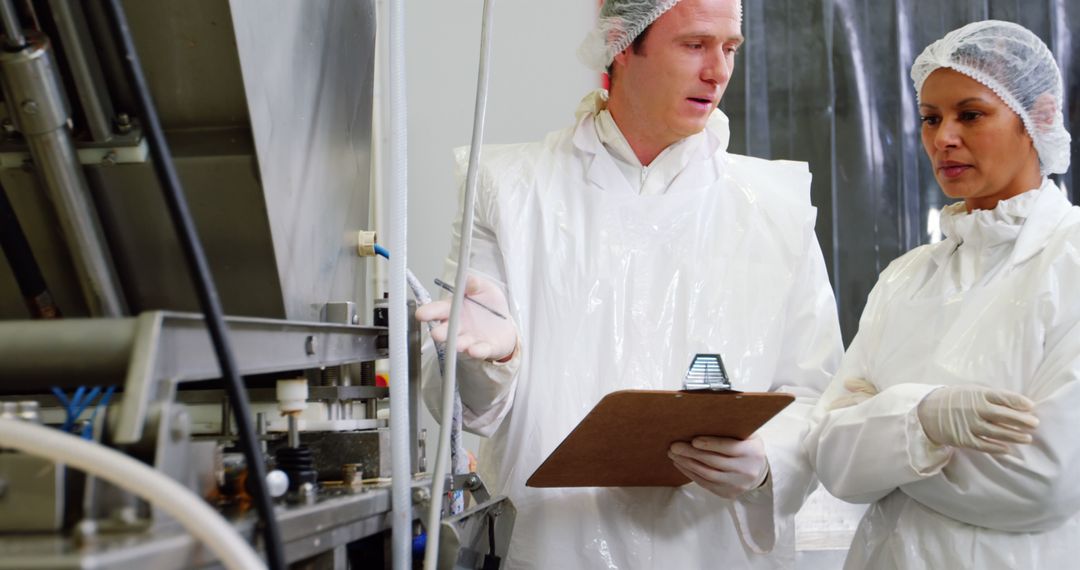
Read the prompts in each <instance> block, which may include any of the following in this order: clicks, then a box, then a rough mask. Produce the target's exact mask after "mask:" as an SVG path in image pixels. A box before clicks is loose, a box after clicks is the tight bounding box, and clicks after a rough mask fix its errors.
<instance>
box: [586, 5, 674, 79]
mask: <svg viewBox="0 0 1080 570" xmlns="http://www.w3.org/2000/svg"><path fill="white" fill-rule="evenodd" d="M678 3H679V0H605V2H604V6H603V7H602V8H600V17H599V18H598V19H597V21H596V27H594V28H593V29H592V31H590V32H589V35H587V36H585V41H583V42H581V47H579V48H578V57H579V58H581V61H582V62H583V63H584V64H585V65H587V66H589V68H591V69H593V70H596V71H599V72H603V71H605V70H606V69H607V68H608V66H609V65H611V62H612V60H614V59H615V56H616V55H617V54H619V52H621V51H623V50H624V49H626V48H627V46H629V45H630V44H631V42H633V41H634V38H636V37H638V36H639V35H640V34H641V32H642V31H644V30H645V28H647V27H649V24H651V23H653V22H655V21H656V19H657V18H659V17H660V16H661V15H663V14H664V12H667V11H668V10H670V9H672V8H674V7H675V5H676V4H678Z"/></svg>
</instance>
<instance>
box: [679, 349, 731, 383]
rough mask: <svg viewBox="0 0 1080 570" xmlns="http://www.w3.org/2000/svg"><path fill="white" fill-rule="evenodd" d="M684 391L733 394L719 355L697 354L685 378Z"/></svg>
mask: <svg viewBox="0 0 1080 570" xmlns="http://www.w3.org/2000/svg"><path fill="white" fill-rule="evenodd" d="M683 390H686V391H699V390H710V391H713V392H731V391H733V390H732V389H731V380H730V379H729V378H728V373H727V370H726V369H724V361H723V360H721V359H720V355H719V354H697V355H694V360H693V361H692V362H690V368H688V369H687V370H686V376H685V377H683Z"/></svg>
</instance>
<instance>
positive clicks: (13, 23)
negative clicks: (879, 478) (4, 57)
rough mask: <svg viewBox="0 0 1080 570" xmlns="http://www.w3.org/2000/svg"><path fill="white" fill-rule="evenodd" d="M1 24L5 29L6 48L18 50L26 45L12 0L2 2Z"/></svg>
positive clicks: (0, 1) (0, 3) (0, 8)
mask: <svg viewBox="0 0 1080 570" xmlns="http://www.w3.org/2000/svg"><path fill="white" fill-rule="evenodd" d="M0 24H2V25H3V27H4V47H6V48H7V49H15V50H17V49H21V48H22V47H23V46H24V45H26V36H24V35H23V32H22V24H21V23H20V22H19V14H18V12H16V11H15V4H13V3H12V2H11V0H0Z"/></svg>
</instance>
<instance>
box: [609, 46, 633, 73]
mask: <svg viewBox="0 0 1080 570" xmlns="http://www.w3.org/2000/svg"><path fill="white" fill-rule="evenodd" d="M629 51H630V48H626V49H624V50H622V51H620V52H619V53H617V54H615V58H614V59H612V60H611V67H612V69H614V68H615V65H616V64H618V65H626V60H627V59H629V58H630V54H629V53H627V52H629Z"/></svg>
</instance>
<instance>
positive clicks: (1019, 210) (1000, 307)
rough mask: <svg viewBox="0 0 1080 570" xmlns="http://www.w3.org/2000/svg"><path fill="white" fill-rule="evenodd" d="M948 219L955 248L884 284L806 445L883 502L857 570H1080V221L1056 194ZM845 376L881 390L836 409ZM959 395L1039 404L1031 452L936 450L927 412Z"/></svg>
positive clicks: (846, 487) (835, 485) (1017, 448)
mask: <svg viewBox="0 0 1080 570" xmlns="http://www.w3.org/2000/svg"><path fill="white" fill-rule="evenodd" d="M941 220H942V228H943V230H944V233H945V234H946V235H947V239H945V240H943V241H941V242H939V243H936V244H931V245H925V246H922V247H918V248H916V249H914V250H912V251H910V252H908V253H907V254H906V255H904V256H902V257H900V258H899V259H897V260H895V261H893V262H892V264H890V265H889V267H888V268H886V269H885V271H884V272H882V274H881V277H880V278H879V279H878V282H877V285H876V286H875V287H874V289H873V291H871V293H870V297H869V299H868V301H867V304H866V308H865V309H864V311H863V315H862V319H861V321H860V323H859V332H858V334H857V335H856V337H855V339H854V340H853V341H852V343H851V346H850V347H849V349H848V351H847V353H846V354H845V355H844V360H843V363H842V364H841V367H840V371H839V372H838V373H837V375H836V377H835V379H834V380H833V382H832V384H830V386H829V389H828V391H826V393H825V394H824V395H823V396H822V398H821V401H820V402H819V404H818V407H817V409H816V410H815V412H814V428H813V429H812V431H811V434H810V437H808V438H807V448H808V452H809V455H810V458H811V461H812V463H814V465H815V467H816V469H817V473H818V476H819V477H820V479H821V482H822V483H823V484H824V485H825V487H826V488H827V489H828V490H829V491H830V492H832V494H834V495H836V496H837V497H839V498H841V499H844V500H847V501H849V502H858V503H871V502H872V503H873V505H872V506H871V507H870V509H869V510H868V511H867V514H866V515H865V517H864V518H863V520H862V522H861V524H860V526H859V529H858V531H857V533H856V536H855V540H854V542H853V544H852V547H851V551H850V553H849V555H848V561H847V564H846V568H873V569H875V570H878V569H881V570H888V569H891V568H903V569H909V570H911V569H927V570H930V569H941V568H978V569H982V570H994V569H1014V568H1024V569H1037V568H1045V569H1059V568H1076V567H1078V565H1080V520H1078V518H1077V513H1078V512H1080V484H1078V481H1080V382H1077V380H1078V378H1080V296H1078V291H1080V208H1075V207H1071V206H1070V204H1069V201H1068V200H1067V199H1066V197H1065V196H1064V194H1063V193H1062V192H1061V191H1060V190H1059V189H1058V188H1057V187H1056V186H1054V185H1053V184H1052V183H1051V182H1049V181H1045V182H1044V183H1043V185H1042V187H1041V188H1040V189H1037V190H1033V191H1029V192H1026V193H1024V194H1020V195H1019V196H1016V197H1014V198H1011V199H1009V200H1005V201H1002V202H999V203H998V205H997V207H996V208H995V209H993V210H975V211H973V212H971V213H967V210H966V207H965V206H964V204H963V203H958V204H954V205H952V206H949V207H947V208H945V209H944V211H943V212H942V217H941ZM848 378H864V379H866V380H868V381H870V382H872V383H873V384H874V386H875V387H876V388H877V390H878V391H879V392H878V394H877V395H875V396H873V397H872V398H870V399H869V400H866V401H864V402H862V403H860V404H858V405H855V406H853V407H849V408H842V409H838V410H833V411H831V412H826V411H825V410H827V409H828V406H829V403H830V402H832V401H833V400H834V399H836V398H837V397H839V396H842V395H843V394H844V387H843V382H844V380H845V379H848ZM957 384H980V385H984V386H990V387H994V388H1003V389H1007V390H1012V391H1015V392H1019V393H1021V394H1024V395H1025V396H1027V397H1028V398H1030V399H1031V400H1032V401H1034V402H1036V409H1035V413H1036V415H1037V416H1038V418H1039V421H1040V423H1039V427H1038V428H1037V429H1036V431H1035V433H1034V435H1033V437H1034V442H1033V443H1031V444H1029V445H1012V446H1011V451H1010V452H1009V453H1008V454H1007V455H990V454H987V453H983V452H979V451H972V450H967V449H961V448H952V447H942V446H937V445H935V444H933V443H932V442H931V441H929V440H928V439H927V437H926V435H925V433H924V432H923V429H922V425H921V423H920V422H919V418H918V414H917V406H918V404H919V402H920V401H921V400H922V398H923V397H924V396H926V395H927V394H928V393H929V392H930V391H932V390H934V389H935V388H938V387H940V386H948V385H957Z"/></svg>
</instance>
